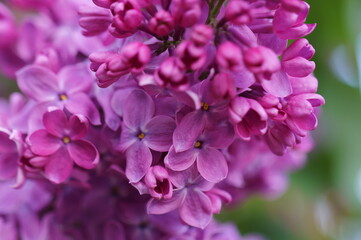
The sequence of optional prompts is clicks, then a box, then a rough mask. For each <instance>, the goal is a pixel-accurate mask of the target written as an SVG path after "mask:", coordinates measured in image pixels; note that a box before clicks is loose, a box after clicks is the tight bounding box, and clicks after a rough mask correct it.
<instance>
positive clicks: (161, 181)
mask: <svg viewBox="0 0 361 240" xmlns="http://www.w3.org/2000/svg"><path fill="white" fill-rule="evenodd" d="M144 181H145V185H146V186H147V187H148V192H149V194H150V195H151V196H152V197H153V198H156V199H162V198H164V199H170V198H172V196H173V185H172V183H171V182H170V179H169V175H168V172H167V170H166V169H165V168H163V167H161V166H154V167H151V168H149V170H148V172H147V174H146V175H145V178H144Z"/></svg>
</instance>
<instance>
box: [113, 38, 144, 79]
mask: <svg viewBox="0 0 361 240" xmlns="http://www.w3.org/2000/svg"><path fill="white" fill-rule="evenodd" d="M120 54H121V56H122V64H124V65H126V66H127V67H128V68H129V69H130V71H131V72H132V73H139V72H141V71H143V68H144V67H145V65H146V64H147V63H148V62H149V60H150V57H151V52H150V49H149V47H148V46H147V45H145V44H144V43H142V42H132V43H130V44H128V45H126V46H125V47H123V49H122V51H121V53H120ZM110 64H112V63H110ZM113 66H114V65H112V66H109V67H110V69H112V67H113Z"/></svg>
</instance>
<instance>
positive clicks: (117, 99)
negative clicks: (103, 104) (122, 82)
mask: <svg viewBox="0 0 361 240" xmlns="http://www.w3.org/2000/svg"><path fill="white" fill-rule="evenodd" d="M133 90H134V88H121V89H118V90H117V91H115V92H114V93H113V94H112V97H111V100H110V104H111V108H112V109H113V111H114V112H115V113H116V114H118V116H123V109H124V104H125V102H126V100H127V99H128V96H129V94H130V93H131V92H132V91H133Z"/></svg>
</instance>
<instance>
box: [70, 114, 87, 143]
mask: <svg viewBox="0 0 361 240" xmlns="http://www.w3.org/2000/svg"><path fill="white" fill-rule="evenodd" d="M88 127H89V124H88V120H87V119H86V118H85V117H84V116H83V115H73V116H71V117H70V119H69V123H68V128H69V137H70V138H71V139H72V140H78V139H82V138H83V137H85V136H86V134H87V133H88Z"/></svg>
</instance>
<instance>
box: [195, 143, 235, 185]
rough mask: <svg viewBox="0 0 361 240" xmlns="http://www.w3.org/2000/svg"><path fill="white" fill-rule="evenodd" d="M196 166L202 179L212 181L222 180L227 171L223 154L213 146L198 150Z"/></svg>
mask: <svg viewBox="0 0 361 240" xmlns="http://www.w3.org/2000/svg"><path fill="white" fill-rule="evenodd" d="M197 168H198V171H199V173H200V174H201V175H202V177H204V179H206V180H207V181H210V182H213V183H217V182H220V181H222V180H223V179H225V178H226V177H227V173H228V165H227V161H226V159H225V158H224V155H223V154H222V153H221V152H220V151H218V150H217V149H214V148H205V149H202V150H201V151H200V153H199V155H198V159H197Z"/></svg>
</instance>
